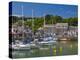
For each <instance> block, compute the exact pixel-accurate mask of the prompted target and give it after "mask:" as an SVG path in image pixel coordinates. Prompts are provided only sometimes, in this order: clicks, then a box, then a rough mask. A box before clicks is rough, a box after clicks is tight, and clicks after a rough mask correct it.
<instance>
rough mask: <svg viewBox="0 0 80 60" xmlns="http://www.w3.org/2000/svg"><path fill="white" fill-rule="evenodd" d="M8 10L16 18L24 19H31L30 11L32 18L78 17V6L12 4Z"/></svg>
mask: <svg viewBox="0 0 80 60" xmlns="http://www.w3.org/2000/svg"><path fill="white" fill-rule="evenodd" d="M22 7H23V9H22ZM9 8H10V12H11V8H12V15H17V16H22V15H23V16H26V17H31V16H32V10H33V16H34V17H41V16H44V15H46V14H51V15H54V16H55V15H58V16H61V17H63V18H70V17H77V16H78V6H77V5H61V4H43V3H29V2H12V6H10V7H9ZM22 11H23V13H22ZM10 14H11V13H10Z"/></svg>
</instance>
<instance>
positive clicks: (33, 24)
mask: <svg viewBox="0 0 80 60" xmlns="http://www.w3.org/2000/svg"><path fill="white" fill-rule="evenodd" d="M32 31H33V39H34V17H33V9H32Z"/></svg>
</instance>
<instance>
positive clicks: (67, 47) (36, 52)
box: [12, 41, 78, 58]
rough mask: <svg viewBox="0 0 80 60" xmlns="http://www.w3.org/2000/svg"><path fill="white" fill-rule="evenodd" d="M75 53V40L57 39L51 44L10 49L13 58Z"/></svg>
mask: <svg viewBox="0 0 80 60" xmlns="http://www.w3.org/2000/svg"><path fill="white" fill-rule="evenodd" d="M76 54H78V42H77V41H57V42H55V43H54V44H51V45H41V46H40V47H39V48H34V49H30V50H13V51H12V57H13V58H29V57H30V58H31V57H45V56H63V55H76Z"/></svg>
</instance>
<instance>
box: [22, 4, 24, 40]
mask: <svg viewBox="0 0 80 60" xmlns="http://www.w3.org/2000/svg"><path fill="white" fill-rule="evenodd" d="M21 8H22V27H23V30H24V15H23V5H22V7H21ZM22 38H23V40H24V32H23V33H22Z"/></svg>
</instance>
